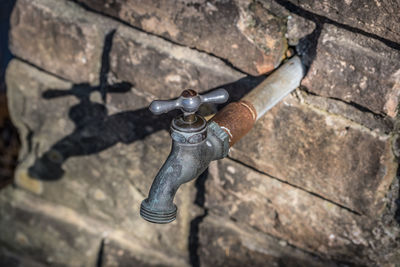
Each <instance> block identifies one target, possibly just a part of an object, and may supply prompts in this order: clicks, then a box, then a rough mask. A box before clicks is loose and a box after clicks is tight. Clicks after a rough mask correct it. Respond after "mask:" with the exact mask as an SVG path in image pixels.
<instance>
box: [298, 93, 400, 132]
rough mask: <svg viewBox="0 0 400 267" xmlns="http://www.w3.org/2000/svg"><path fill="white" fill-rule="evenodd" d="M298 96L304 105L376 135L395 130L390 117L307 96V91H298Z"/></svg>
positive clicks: (334, 101) (337, 101) (331, 100)
mask: <svg viewBox="0 0 400 267" xmlns="http://www.w3.org/2000/svg"><path fill="white" fill-rule="evenodd" d="M296 96H297V97H299V99H300V101H302V102H303V103H306V104H309V105H312V106H315V107H316V108H318V109H322V110H325V111H327V112H329V113H331V114H335V115H337V116H342V117H345V118H347V119H349V120H351V121H353V122H355V123H358V124H360V125H362V126H365V127H366V128H368V129H370V130H371V131H374V132H376V133H380V134H382V133H384V134H389V133H390V132H392V131H393V130H394V120H393V119H392V118H390V117H379V116H376V115H375V114H373V113H370V112H363V111H361V110H360V109H359V108H357V107H353V106H351V105H348V104H347V103H345V102H343V101H341V100H337V99H332V98H326V97H321V96H317V95H312V94H307V93H306V92H305V91H299V90H298V91H297V95H296Z"/></svg>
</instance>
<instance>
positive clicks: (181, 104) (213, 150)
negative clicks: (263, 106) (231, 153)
mask: <svg viewBox="0 0 400 267" xmlns="http://www.w3.org/2000/svg"><path fill="white" fill-rule="evenodd" d="M227 100H228V93H227V92H226V91H225V90H224V89H219V90H215V91H213V92H211V93H208V94H206V95H198V94H197V93H196V92H195V91H193V90H185V91H184V92H183V93H182V95H181V96H180V97H179V98H178V99H176V100H171V101H162V100H161V101H160V100H157V101H153V103H152V104H151V105H150V110H151V111H152V112H153V113H155V114H161V113H163V112H168V111H170V110H172V109H173V108H180V109H182V111H183V112H184V114H183V115H179V116H177V117H176V118H174V119H173V120H172V123H171V127H170V132H171V138H172V149H171V153H170V154H169V156H168V158H167V160H166V162H165V163H164V165H163V166H162V167H161V169H160V171H159V173H158V174H157V176H156V178H155V179H154V182H153V184H152V186H151V188H150V192H149V195H148V198H146V199H145V200H143V201H142V204H141V206H140V215H141V216H142V218H144V219H145V220H147V221H149V222H153V223H169V222H172V221H173V220H175V218H176V213H177V207H176V205H175V204H174V203H173V199H174V196H175V193H176V191H177V190H178V188H179V186H180V185H181V184H183V183H186V182H189V181H191V180H193V179H195V178H196V177H198V176H199V175H200V174H201V173H202V172H203V171H204V170H205V169H206V168H207V167H208V164H209V163H210V162H211V161H212V160H216V159H221V158H223V157H225V156H226V155H227V154H228V150H229V136H228V134H227V133H226V132H224V131H223V130H222V129H221V128H220V127H219V126H218V125H217V124H216V123H215V122H210V123H207V122H206V120H205V119H204V118H203V117H202V116H200V115H198V114H195V112H196V111H197V109H198V108H199V106H200V105H201V104H202V103H223V102H225V101H227Z"/></svg>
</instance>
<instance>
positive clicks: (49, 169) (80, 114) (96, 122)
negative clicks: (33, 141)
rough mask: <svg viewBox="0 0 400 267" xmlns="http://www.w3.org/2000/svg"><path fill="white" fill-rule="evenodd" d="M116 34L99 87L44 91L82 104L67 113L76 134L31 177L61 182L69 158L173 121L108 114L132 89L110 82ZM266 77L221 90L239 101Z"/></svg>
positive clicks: (142, 113)
mask: <svg viewBox="0 0 400 267" xmlns="http://www.w3.org/2000/svg"><path fill="white" fill-rule="evenodd" d="M114 34H115V30H113V31H111V32H110V33H108V34H107V35H106V37H105V39H104V48H103V54H102V64H101V69H100V75H99V85H98V86H91V85H89V84H87V83H82V84H75V85H73V86H72V88H71V89H69V90H59V89H49V90H47V91H45V92H43V94H42V97H43V98H44V99H48V100H51V99H54V98H59V97H71V96H73V97H76V98H78V99H79V103H78V104H76V105H74V106H72V107H71V108H70V110H69V112H68V116H69V118H70V119H71V120H72V121H73V122H74V124H75V129H74V131H73V132H72V133H71V134H69V135H67V136H65V137H64V138H62V139H60V140H59V141H57V142H56V143H55V144H53V145H52V146H51V148H50V149H49V150H48V151H46V152H45V153H44V154H43V155H41V156H40V158H37V159H36V160H35V162H34V163H33V165H32V166H31V167H29V168H28V173H29V175H30V176H31V177H33V178H35V179H39V180H46V181H52V180H58V179H61V178H62V177H63V175H64V170H63V168H62V165H63V163H64V162H65V161H66V160H67V159H68V158H70V157H74V156H83V155H91V154H96V153H99V152H101V151H103V150H105V149H107V148H109V147H111V146H113V145H115V144H117V143H124V144H130V143H133V142H135V141H137V140H140V139H143V138H145V137H146V136H148V135H151V134H153V133H155V132H157V131H160V130H168V129H169V125H170V122H171V121H172V118H173V117H175V115H176V114H177V112H172V113H169V114H164V115H161V116H155V115H153V114H152V113H151V112H150V111H149V110H148V109H147V108H142V109H137V110H132V111H124V112H120V113H117V114H113V115H111V116H110V115H108V111H107V107H106V104H105V103H106V100H107V95H108V94H110V93H127V92H129V91H130V89H131V87H132V84H130V83H128V82H120V83H117V84H109V83H108V73H109V69H110V67H109V54H110V51H111V47H112V40H113V36H114ZM264 78H265V77H264V76H260V77H252V76H247V77H244V78H242V79H239V80H237V81H235V82H232V83H229V84H225V85H223V86H220V87H224V88H225V89H226V90H227V91H228V92H229V94H230V95H231V99H230V100H231V101H234V100H238V99H240V98H241V97H242V96H243V95H244V94H246V93H247V92H248V91H249V90H250V89H252V88H253V87H255V86H256V85H258V84H259V83H260V82H261V81H262V80H263V79H264ZM211 90H212V89H211ZM211 90H210V91H211ZM96 92H97V93H99V94H100V95H101V100H100V99H99V100H97V101H93V100H92V97H91V96H93V94H95V93H96Z"/></svg>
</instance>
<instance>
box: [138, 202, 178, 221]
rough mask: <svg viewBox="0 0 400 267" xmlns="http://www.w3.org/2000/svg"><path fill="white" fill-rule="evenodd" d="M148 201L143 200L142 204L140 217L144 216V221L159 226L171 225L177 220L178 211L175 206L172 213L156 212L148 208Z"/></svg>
mask: <svg viewBox="0 0 400 267" xmlns="http://www.w3.org/2000/svg"><path fill="white" fill-rule="evenodd" d="M146 200H147V199H145V200H143V201H142V204H141V205H140V216H142V218H143V219H145V220H146V221H149V222H152V223H159V224H165V223H170V222H172V221H174V220H175V218H176V212H177V210H178V208H177V207H176V206H175V205H174V209H173V210H170V211H154V210H150V209H149V208H147V207H146V206H147V205H146V203H147V202H146Z"/></svg>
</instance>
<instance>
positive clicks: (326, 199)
mask: <svg viewBox="0 0 400 267" xmlns="http://www.w3.org/2000/svg"><path fill="white" fill-rule="evenodd" d="M227 158H228V159H230V160H232V161H234V162H236V163H238V164H241V165H243V166H245V167H247V168H249V169H251V170H252V171H255V172H257V173H259V174H262V175H265V176H268V177H269V178H271V179H274V180H276V181H278V182H281V183H284V184H287V185H289V186H291V187H294V188H296V189H299V190H301V191H304V192H306V193H308V194H310V195H312V196H314V197H317V198H319V199H322V200H325V201H327V202H329V203H331V204H333V205H335V206H337V207H339V208H341V209H344V210H346V211H348V212H350V213H352V214H355V215H357V216H363V215H364V214H362V213H360V212H358V211H355V210H353V209H351V208H349V207H346V206H344V205H342V204H339V203H337V202H335V201H332V200H330V199H328V198H326V197H323V196H321V195H319V194H317V193H314V192H312V191H309V190H307V189H305V188H303V187H301V186H298V185H295V184H291V183H289V182H287V181H285V180H282V179H280V178H278V177H275V176H272V175H270V174H268V173H266V172H263V171H260V170H258V169H257V168H255V167H253V166H250V165H248V164H246V163H243V162H241V161H239V160H237V159H235V158H232V157H230V156H228V157H227Z"/></svg>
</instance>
